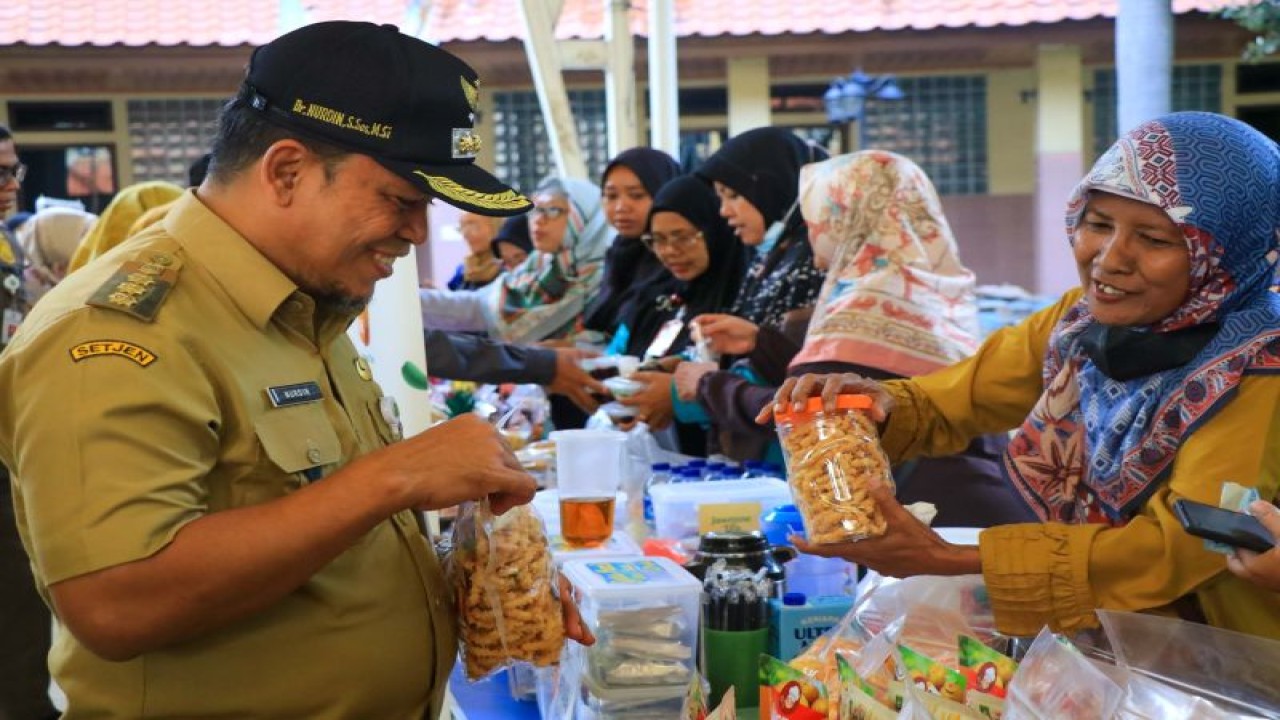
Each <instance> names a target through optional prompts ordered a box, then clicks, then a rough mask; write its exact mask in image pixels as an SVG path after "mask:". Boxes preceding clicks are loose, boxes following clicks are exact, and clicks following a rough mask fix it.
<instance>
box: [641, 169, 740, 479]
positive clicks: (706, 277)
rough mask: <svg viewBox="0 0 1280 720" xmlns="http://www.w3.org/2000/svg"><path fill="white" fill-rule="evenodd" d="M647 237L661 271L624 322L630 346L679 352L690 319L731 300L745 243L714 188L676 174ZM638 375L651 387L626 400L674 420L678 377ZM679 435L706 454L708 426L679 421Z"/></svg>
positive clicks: (656, 418) (685, 446) (648, 354)
mask: <svg viewBox="0 0 1280 720" xmlns="http://www.w3.org/2000/svg"><path fill="white" fill-rule="evenodd" d="M642 240H643V242H644V244H645V246H646V247H648V249H649V251H650V252H651V253H652V254H653V256H654V258H655V259H656V260H657V261H658V262H659V263H660V267H661V268H662V274H661V276H659V277H658V278H657V279H656V281H654V282H651V283H649V284H647V285H646V286H643V287H639V288H637V289H636V293H635V295H634V296H633V297H634V303H633V310H632V313H631V318H630V319H629V320H628V321H627V323H626V327H627V329H628V332H629V335H628V340H627V344H626V351H627V354H629V355H635V356H638V357H643V358H645V359H657V358H668V357H676V356H679V355H680V354H682V353H684V352H685V351H686V350H687V348H688V347H689V345H690V343H691V338H690V328H691V326H692V324H691V322H690V321H691V320H692V319H693V318H695V317H697V316H699V315H703V314H705V313H720V312H724V311H725V310H727V309H728V308H729V306H730V305H731V304H732V303H733V300H734V298H735V297H736V296H737V293H738V287H739V285H740V284H741V282H742V279H743V275H744V273H745V271H746V254H747V253H746V248H745V247H744V246H743V245H742V243H740V242H738V241H737V240H736V239H735V238H734V237H733V232H732V231H731V230H730V229H729V226H728V225H727V224H726V223H725V221H724V218H722V217H720V214H719V201H718V200H717V198H716V195H715V193H714V192H712V190H711V188H710V187H708V186H707V184H706V183H705V182H703V181H702V180H699V179H697V178H695V177H691V176H684V177H678V178H676V179H674V180H672V181H670V182H668V183H667V184H666V185H663V186H662V189H661V190H659V191H658V194H657V196H656V197H655V198H654V199H653V206H652V208H651V209H650V211H649V221H648V224H647V232H646V233H645V235H644V236H643V238H642ZM633 377H634V378H635V379H637V380H641V381H642V382H645V383H646V384H647V387H646V388H645V389H644V390H642V391H641V392H640V393H639V394H637V395H636V396H633V397H630V398H626V399H624V400H622V402H623V403H624V404H627V405H634V406H636V407H637V408H639V410H638V412H639V413H640V414H643V415H644V416H645V417H646V419H647V420H649V421H651V422H657V423H662V418H663V417H668V418H669V417H670V416H671V415H672V413H673V402H672V389H673V385H672V382H673V376H672V375H671V374H670V373H663V372H648V373H636V374H635V375H633ZM663 424H665V423H663ZM676 438H677V444H678V449H679V450H680V451H681V452H683V453H687V454H691V455H701V454H703V453H705V452H706V449H707V437H706V430H705V429H704V428H703V427H702V426H701V425H700V424H698V423H697V422H677V423H676Z"/></svg>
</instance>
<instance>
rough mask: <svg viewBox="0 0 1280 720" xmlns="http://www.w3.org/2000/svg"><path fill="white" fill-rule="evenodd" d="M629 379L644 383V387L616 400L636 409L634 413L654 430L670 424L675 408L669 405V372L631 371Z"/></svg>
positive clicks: (673, 417)
mask: <svg viewBox="0 0 1280 720" xmlns="http://www.w3.org/2000/svg"><path fill="white" fill-rule="evenodd" d="M631 379H632V380H635V381H636V382H642V383H644V384H645V388H644V389H643V390H641V391H640V392H638V393H636V394H635V395H632V396H630V397H625V398H621V399H619V400H618V402H620V403H622V404H623V405H630V406H631V407H634V408H635V409H636V415H637V416H638V417H639V418H640V419H641V420H642V421H644V422H645V423H648V425H649V427H651V428H653V429H655V430H661V429H662V428H664V427H666V426H668V425H670V424H671V421H672V420H674V419H675V410H674V408H672V406H671V374H670V373H661V372H638V373H632V375H631Z"/></svg>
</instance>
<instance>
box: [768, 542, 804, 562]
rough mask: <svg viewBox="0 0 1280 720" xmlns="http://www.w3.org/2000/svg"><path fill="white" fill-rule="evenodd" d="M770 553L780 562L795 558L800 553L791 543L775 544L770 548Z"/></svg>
mask: <svg viewBox="0 0 1280 720" xmlns="http://www.w3.org/2000/svg"><path fill="white" fill-rule="evenodd" d="M769 554H770V555H772V556H773V559H774V560H775V561H777V562H778V563H785V562H786V561H788V560H795V559H796V555H797V554H798V553H797V552H796V549H795V548H793V547H791V546H790V545H773V546H771V547H770V548H769Z"/></svg>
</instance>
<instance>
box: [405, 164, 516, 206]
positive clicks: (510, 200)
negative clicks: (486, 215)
mask: <svg viewBox="0 0 1280 720" xmlns="http://www.w3.org/2000/svg"><path fill="white" fill-rule="evenodd" d="M413 174H414V175H417V176H418V177H421V178H422V179H423V180H425V181H426V182H427V185H428V186H429V187H430V188H431V191H432V192H434V193H435V194H436V195H438V196H440V197H442V198H444V199H446V200H456V201H458V202H461V203H467V204H468V205H474V206H475V207H481V208H490V209H493V210H526V209H528V207H529V199H528V198H526V197H525V196H523V195H521V194H520V193H518V192H516V191H515V190H504V191H502V192H500V193H483V192H478V191H476V190H471V189H469V188H465V187H463V186H461V185H459V184H458V183H456V182H454V181H452V180H450V179H449V178H447V177H440V176H438V175H428V174H426V173H424V172H422V171H421V170H414V171H413Z"/></svg>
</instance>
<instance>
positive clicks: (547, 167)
mask: <svg viewBox="0 0 1280 720" xmlns="http://www.w3.org/2000/svg"><path fill="white" fill-rule="evenodd" d="M493 99H494V110H493V130H494V138H495V147H494V164H495V168H494V174H496V175H497V176H498V178H499V179H501V180H502V181H503V182H506V183H509V184H511V185H513V186H515V187H516V189H518V190H521V191H524V192H532V191H533V189H534V188H535V187H537V185H538V182H539V181H540V180H542V179H543V178H545V177H547V176H548V175H552V174H554V173H555V171H556V163H555V158H554V156H553V155H552V152H551V141H550V140H549V139H548V138H547V129H546V126H545V125H544V124H543V122H542V109H541V108H540V107H538V96H537V94H536V93H533V92H498V93H494V98H493ZM569 107H570V108H572V110H573V119H574V124H575V125H576V126H577V127H576V128H575V130H576V131H577V135H578V145H579V146H580V147H581V148H582V155H583V161H584V162H585V163H586V165H587V174H588V175H589V176H590V177H588V178H587V179H588V180H590V181H592V182H595V183H598V182H599V181H600V174H601V173H602V172H604V166H605V165H606V164H608V162H609V131H608V126H607V124H606V119H605V106H604V90H570V91H569Z"/></svg>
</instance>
